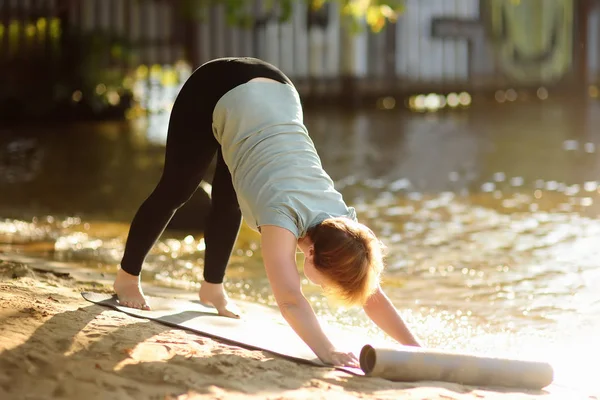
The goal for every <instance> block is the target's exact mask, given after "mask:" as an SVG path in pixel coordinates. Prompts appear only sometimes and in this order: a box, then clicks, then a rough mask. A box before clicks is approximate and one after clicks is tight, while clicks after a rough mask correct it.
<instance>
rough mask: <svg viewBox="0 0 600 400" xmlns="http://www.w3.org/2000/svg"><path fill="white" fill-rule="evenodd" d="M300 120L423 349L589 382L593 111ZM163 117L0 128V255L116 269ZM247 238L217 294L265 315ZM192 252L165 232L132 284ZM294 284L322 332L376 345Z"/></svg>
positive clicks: (594, 259) (598, 260) (516, 106)
mask: <svg viewBox="0 0 600 400" xmlns="http://www.w3.org/2000/svg"><path fill="white" fill-rule="evenodd" d="M305 118H306V124H307V126H308V128H309V130H310V132H311V135H312V137H313V139H314V141H315V144H316V146H317V149H318V150H319V152H320V155H321V157H322V161H323V165H324V167H325V168H326V170H327V171H328V172H329V173H330V175H331V176H332V178H333V179H334V181H335V182H336V186H337V188H338V189H339V190H340V191H341V192H342V193H343V195H344V197H345V198H346V200H347V202H348V203H349V204H350V205H352V206H354V207H356V209H357V213H358V216H359V219H360V220H361V221H362V222H364V223H366V224H367V225H369V226H370V227H371V228H372V229H373V230H374V231H375V232H376V233H377V234H378V235H379V236H380V237H381V239H382V240H383V242H384V243H385V244H386V245H387V247H388V257H387V269H386V273H385V276H384V283H383V285H384V287H385V288H386V291H387V292H388V294H389V295H390V297H391V298H392V300H393V301H394V303H395V304H396V305H397V307H398V308H399V309H400V310H401V312H402V314H403V315H404V317H405V318H406V320H407V322H408V323H409V324H410V326H411V327H412V328H413V329H414V330H415V332H416V333H417V335H418V336H420V337H421V338H422V339H423V341H424V343H425V344H426V345H428V346H430V347H437V348H445V349H458V350H465V351H476V352H482V353H486V354H492V355H501V356H518V357H533V358H541V359H545V360H549V361H551V362H552V363H553V365H554V366H555V368H556V372H557V375H556V379H557V382H559V383H561V384H564V385H568V386H571V387H578V388H581V389H585V390H591V389H598V386H597V383H596V381H597V368H596V365H597V360H598V358H599V357H600V343H599V341H598V338H599V337H600V219H599V218H598V215H599V210H600V208H599V205H600V199H599V196H600V189H599V188H600V154H599V153H600V129H598V126H600V104H598V103H589V104H570V103H567V102H565V101H553V100H552V99H549V100H547V101H545V102H515V103H505V104H497V105H492V106H486V107H483V106H481V107H475V106H474V107H473V108H471V109H469V110H454V111H450V112H437V113H423V114H421V113H408V112H398V111H397V110H392V111H381V110H370V111H357V112H355V113H349V112H348V111H323V110H320V111H319V110H307V112H306V116H305ZM167 122H168V116H167V115H156V116H153V117H151V118H150V119H147V120H136V121H127V122H118V123H116V122H110V123H86V124H73V125H69V126H47V127H39V126H38V127H27V128H25V127H23V128H18V129H4V130H2V131H1V132H0V193H1V194H0V245H1V248H0V249H2V250H4V251H13V252H22V253H27V254H32V255H36V256H39V257H44V258H46V259H49V260H61V261H66V262H76V263H79V264H83V265H85V266H87V267H90V268H97V269H101V270H105V271H109V272H114V271H115V269H116V267H117V265H118V262H119V259H120V257H121V255H122V252H123V246H124V241H125V238H126V235H127V228H128V223H129V221H130V220H131V217H132V216H133V213H134V212H135V211H136V209H137V207H138V206H139V204H140V203H141V201H143V199H144V198H145V197H146V196H147V195H148V194H149V192H150V191H151V190H152V189H153V187H154V184H155V183H156V181H157V179H158V177H159V176H160V172H161V165H162V157H163V151H164V148H163V145H164V140H165V137H164V136H165V131H166V130H165V126H166V123H167ZM258 244H259V236H258V235H257V234H256V233H255V232H252V231H250V230H249V229H247V228H246V227H243V229H242V231H241V233H240V237H239V240H238V243H237V245H236V249H235V253H234V256H233V258H232V261H231V265H230V267H229V269H228V276H227V279H228V280H227V287H228V289H229V291H230V292H231V294H232V297H234V298H239V299H250V300H254V301H259V302H262V303H265V304H271V305H272V304H273V298H272V296H271V292H270V288H269V287H268V284H267V281H266V278H265V274H264V270H263V268H262V263H261V259H260V252H259V251H257V250H258ZM203 248H204V242H203V240H202V236H201V235H200V234H198V233H197V232H193V231H190V232H183V233H182V232H169V231H168V232H166V233H165V235H163V237H162V238H161V240H160V241H159V243H157V245H156V246H155V248H154V250H153V252H152V254H150V255H149V257H148V260H147V266H146V268H145V274H144V280H145V281H147V282H149V281H153V282H155V283H159V284H163V285H169V286H177V287H182V288H187V289H193V290H195V288H197V287H198V282H199V279H200V277H201V273H202V252H203ZM304 288H305V291H306V293H307V295H308V297H309V299H310V301H311V302H312V303H313V305H314V306H315V308H316V309H317V311H318V313H319V314H320V315H321V316H323V318H326V319H328V320H329V321H330V322H331V323H334V324H342V325H353V326H354V327H355V328H356V329H357V330H364V331H366V332H368V333H369V334H372V335H381V333H380V332H379V331H377V330H376V329H374V327H373V326H372V325H371V324H370V322H369V321H368V320H367V319H366V318H365V317H364V315H362V314H361V313H360V312H359V311H358V310H345V309H341V308H339V307H337V306H336V305H333V304H330V303H328V302H327V300H326V299H324V298H323V297H322V296H321V295H320V294H319V292H318V291H317V290H316V289H315V288H314V287H312V286H311V285H310V284H308V282H306V281H305V282H304ZM593 378H595V379H593ZM594 385H596V386H594Z"/></svg>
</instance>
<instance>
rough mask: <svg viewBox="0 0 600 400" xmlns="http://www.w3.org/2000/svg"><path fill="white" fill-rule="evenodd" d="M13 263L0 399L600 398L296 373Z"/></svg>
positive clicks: (0, 312)
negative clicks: (90, 297) (97, 300)
mask: <svg viewBox="0 0 600 400" xmlns="http://www.w3.org/2000/svg"><path fill="white" fill-rule="evenodd" d="M9 258H13V259H14V257H8V255H6V254H4V255H3V254H1V253H0V399H11V400H12V399H50V398H57V399H58V398H64V399H85V400H92V399H196V398H207V399H332V400H335V399H351V398H364V399H444V400H449V399H456V400H462V399H507V400H517V399H518V400H522V399H544V400H550V399H569V400H576V399H596V397H594V396H590V395H584V394H580V393H578V392H575V391H571V390H568V389H566V388H563V389H561V388H552V389H550V390H545V391H542V392H527V391H520V390H514V389H508V390H507V389H496V390H494V389H490V388H476V387H468V386H463V385H458V384H450V383H441V382H415V383H398V382H390V381H386V380H383V379H379V378H365V377H356V376H351V375H349V374H346V373H344V372H340V371H335V370H333V369H329V368H319V367H313V366H307V365H303V364H298V363H295V362H293V361H289V360H285V359H282V358H280V357H277V356H273V355H271V354H269V353H266V352H261V351H250V350H246V349H243V348H239V347H235V346H230V345H227V344H224V343H220V342H219V341H215V340H212V339H209V338H206V337H202V336H199V335H196V334H192V333H190V332H186V331H184V330H179V329H172V328H169V327H166V326H163V325H160V324H158V323H155V322H151V321H147V320H143V319H137V318H133V317H129V316H127V315H125V314H123V313H120V312H117V311H113V310H110V309H108V308H105V307H101V306H97V305H94V304H91V303H88V302H86V301H85V300H83V299H82V297H81V295H80V292H81V291H95V292H112V290H111V288H110V281H111V277H110V276H100V275H98V274H97V273H92V272H90V273H88V274H87V275H86V273H81V272H80V273H77V271H76V270H73V272H65V270H66V269H67V268H68V267H63V268H62V269H61V268H52V265H51V264H52V263H44V262H41V261H40V262H37V263H33V262H25V263H23V262H13V261H6V260H7V259H9ZM45 267H48V268H45ZM40 268H42V269H43V270H42V269H40ZM48 269H52V270H53V272H48V271H47V270H48ZM57 271H58V272H57ZM90 278H94V279H90ZM156 291H157V292H158V291H160V289H156ZM150 292H151V291H150ZM163 292H164V291H163ZM169 293H171V294H173V293H174V292H169ZM188 295H190V294H189V293H188Z"/></svg>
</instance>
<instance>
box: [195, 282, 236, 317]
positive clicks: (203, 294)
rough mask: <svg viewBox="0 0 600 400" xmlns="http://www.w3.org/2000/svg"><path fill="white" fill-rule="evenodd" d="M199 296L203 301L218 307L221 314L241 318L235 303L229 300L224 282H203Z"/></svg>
mask: <svg viewBox="0 0 600 400" xmlns="http://www.w3.org/2000/svg"><path fill="white" fill-rule="evenodd" d="M199 297H200V302H201V303H204V304H208V305H211V306H213V307H214V308H216V309H217V312H218V313H219V315H223V316H225V317H229V318H236V319H238V318H240V311H239V310H238V309H237V307H236V306H235V304H233V303H232V302H231V301H229V297H228V296H227V294H226V293H225V289H224V288H223V284H222V283H209V282H206V281H204V282H202V285H201V286H200V293H199Z"/></svg>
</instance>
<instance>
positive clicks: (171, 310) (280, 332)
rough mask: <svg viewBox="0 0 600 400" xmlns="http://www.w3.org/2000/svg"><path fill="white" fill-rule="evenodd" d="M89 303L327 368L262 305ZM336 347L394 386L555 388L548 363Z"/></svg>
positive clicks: (97, 298) (348, 338)
mask: <svg viewBox="0 0 600 400" xmlns="http://www.w3.org/2000/svg"><path fill="white" fill-rule="evenodd" d="M82 296H83V298H84V299H86V300H87V301H90V302H92V303H95V304H99V305H102V306H106V307H111V308H113V309H115V310H118V311H121V312H123V313H125V314H129V315H132V316H135V317H140V318H146V319H150V320H153V321H157V322H159V323H161V324H165V325H168V326H172V327H176V328H182V329H187V330H190V331H193V332H196V333H200V334H202V335H205V336H209V337H213V338H217V339H220V340H223V341H226V342H229V343H231V344H235V345H238V346H240V347H245V348H249V349H254V350H266V351H269V352H271V353H273V354H277V355H279V356H281V357H284V358H287V359H291V360H295V361H299V362H303V363H308V364H312V365H315V366H321V367H325V366H326V365H325V364H323V363H322V362H321V361H320V360H319V359H318V358H317V357H316V356H315V354H314V353H313V352H312V350H311V349H310V348H309V347H308V346H307V345H306V344H305V343H304V342H303V341H302V340H301V339H300V338H299V337H298V335H297V334H296V333H295V332H294V331H293V330H292V328H291V327H290V326H289V325H288V324H287V323H286V322H285V320H284V319H283V318H282V317H281V316H280V314H279V313H278V312H276V311H273V310H270V309H268V308H266V307H264V306H260V305H256V306H254V308H252V307H250V308H247V309H245V310H244V314H243V316H242V318H241V319H232V318H226V317H222V316H219V315H217V313H216V311H215V309H214V308H212V307H209V306H205V305H203V304H201V303H200V302H199V301H197V300H196V301H189V300H180V299H166V298H161V297H152V296H150V297H147V300H148V304H149V305H150V307H151V308H152V310H150V311H144V310H136V309H133V308H128V307H122V306H120V305H119V303H118V301H117V297H116V295H107V294H98V293H82ZM325 331H326V332H327V333H328V334H329V335H330V337H331V338H332V339H333V340H334V341H335V343H336V345H340V343H341V345H340V347H342V348H344V349H347V350H349V351H355V354H360V367H361V368H360V369H358V368H346V367H336V369H338V370H342V371H346V372H349V373H351V374H354V375H363V376H364V375H366V376H372V377H380V378H384V379H387V380H391V381H404V382H415V381H443V382H454V383H460V384H465V385H473V386H505V387H518V388H527V389H541V388H543V387H545V386H548V385H549V384H550V383H552V380H553V370H552V367H551V366H550V365H549V364H547V363H543V362H536V361H524V360H511V359H503V358H492V357H485V356H478V355H469V354H460V353H452V352H447V351H438V350H431V349H422V348H416V347H407V346H398V348H392V347H389V346H388V347H381V346H379V345H374V344H373V343H371V344H367V345H365V342H366V340H365V339H364V338H360V337H352V334H349V332H347V331H338V330H335V329H328V328H326V329H325Z"/></svg>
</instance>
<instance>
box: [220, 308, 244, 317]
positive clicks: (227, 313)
mask: <svg viewBox="0 0 600 400" xmlns="http://www.w3.org/2000/svg"><path fill="white" fill-rule="evenodd" d="M217 311H218V313H219V315H222V316H224V317H228V318H235V319H239V318H240V316H239V315H238V314H236V313H234V312H232V311H230V310H228V309H226V308H222V309H219V310H217Z"/></svg>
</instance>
